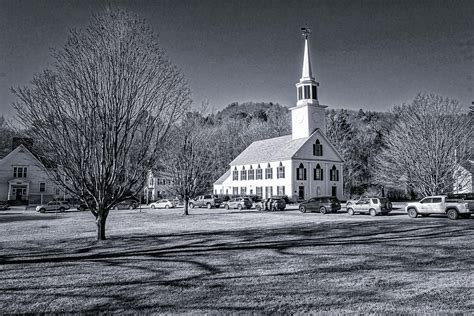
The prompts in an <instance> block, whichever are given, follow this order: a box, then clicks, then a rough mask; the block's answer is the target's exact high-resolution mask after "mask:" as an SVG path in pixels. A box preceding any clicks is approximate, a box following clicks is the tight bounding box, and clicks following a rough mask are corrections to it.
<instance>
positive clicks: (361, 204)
mask: <svg viewBox="0 0 474 316" xmlns="http://www.w3.org/2000/svg"><path fill="white" fill-rule="evenodd" d="M346 208H347V213H348V214H349V215H354V214H356V213H359V214H370V215H371V216H376V215H377V214H382V215H386V214H388V213H390V211H391V210H392V203H390V201H389V200H388V199H387V198H360V199H359V200H351V201H347V204H346Z"/></svg>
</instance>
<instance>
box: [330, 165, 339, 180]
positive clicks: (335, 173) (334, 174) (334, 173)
mask: <svg viewBox="0 0 474 316" xmlns="http://www.w3.org/2000/svg"><path fill="white" fill-rule="evenodd" d="M329 180H331V181H339V170H337V169H336V166H334V165H333V166H332V168H331V170H329Z"/></svg>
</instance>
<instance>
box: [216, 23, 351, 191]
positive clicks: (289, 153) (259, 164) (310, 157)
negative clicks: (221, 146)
mask: <svg viewBox="0 0 474 316" xmlns="http://www.w3.org/2000/svg"><path fill="white" fill-rule="evenodd" d="M303 35H304V37H305V47H304V57H303V71H302V74H301V79H300V81H299V82H298V83H297V84H296V90H297V102H296V106H295V107H292V108H290V110H291V122H292V134H291V135H287V136H281V137H276V138H270V139H265V140H261V141H256V142H253V143H252V144H251V145H250V146H249V147H247V149H245V150H244V151H243V152H242V153H241V154H240V155H239V156H237V158H235V159H234V160H233V161H232V162H231V163H230V169H229V170H228V171H227V172H226V173H225V174H224V175H222V176H221V177H220V178H219V179H218V180H217V181H216V182H215V183H214V193H215V194H226V195H227V194H228V195H241V196H242V195H258V196H261V197H262V198H268V197H271V196H272V195H287V196H289V197H292V198H297V199H298V200H302V199H309V198H311V197H317V196H336V197H337V198H339V199H342V198H343V176H342V174H343V173H342V168H343V162H344V161H343V159H342V157H341V155H340V154H339V153H338V152H337V150H336V148H335V147H334V146H333V145H332V144H331V142H330V141H329V140H328V139H327V137H326V117H325V108H326V107H327V106H325V105H322V104H319V101H318V93H317V92H318V86H319V83H318V82H316V80H315V78H314V77H313V74H312V69H311V61H310V54H309V44H308V38H309V30H307V29H305V31H304V33H303Z"/></svg>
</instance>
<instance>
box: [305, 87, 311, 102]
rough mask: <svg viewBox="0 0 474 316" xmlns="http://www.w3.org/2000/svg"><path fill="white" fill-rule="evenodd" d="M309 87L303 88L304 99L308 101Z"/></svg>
mask: <svg viewBox="0 0 474 316" xmlns="http://www.w3.org/2000/svg"><path fill="white" fill-rule="evenodd" d="M309 89H310V86H304V98H305V99H310V98H311V97H310V95H309V92H310V90H309Z"/></svg>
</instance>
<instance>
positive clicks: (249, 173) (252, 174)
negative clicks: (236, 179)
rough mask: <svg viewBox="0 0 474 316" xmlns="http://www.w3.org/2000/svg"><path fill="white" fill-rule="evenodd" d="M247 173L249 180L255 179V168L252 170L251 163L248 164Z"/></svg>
mask: <svg viewBox="0 0 474 316" xmlns="http://www.w3.org/2000/svg"><path fill="white" fill-rule="evenodd" d="M248 175H249V177H248V178H249V180H254V179H255V170H253V168H252V165H250V170H249V171H248Z"/></svg>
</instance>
